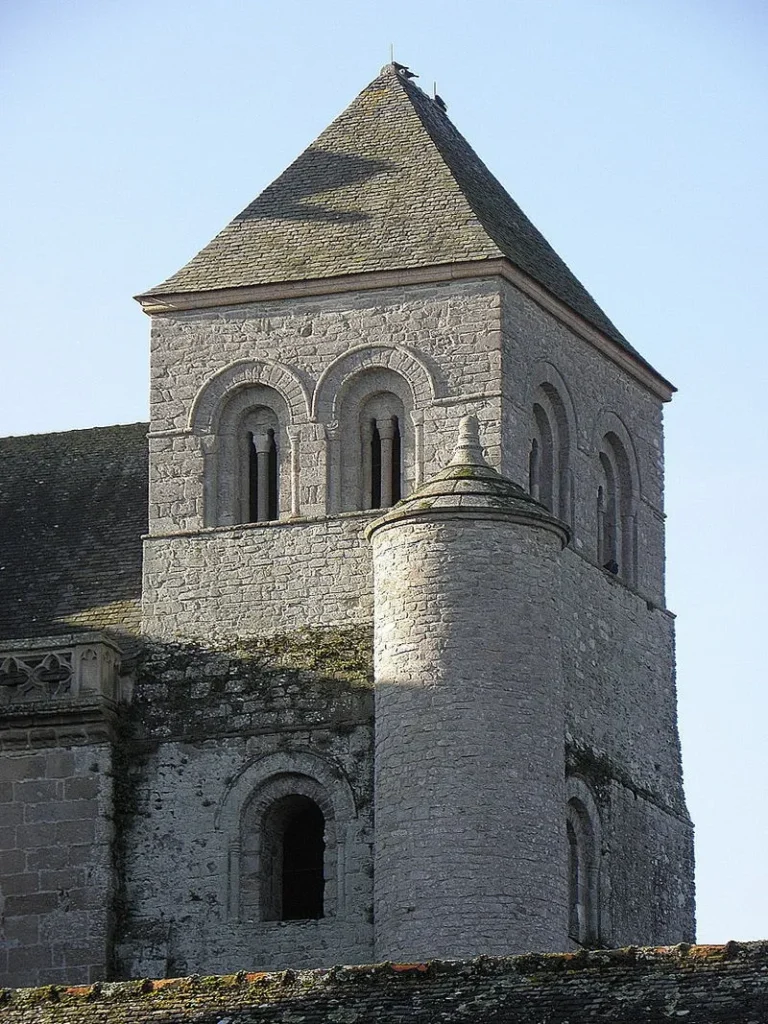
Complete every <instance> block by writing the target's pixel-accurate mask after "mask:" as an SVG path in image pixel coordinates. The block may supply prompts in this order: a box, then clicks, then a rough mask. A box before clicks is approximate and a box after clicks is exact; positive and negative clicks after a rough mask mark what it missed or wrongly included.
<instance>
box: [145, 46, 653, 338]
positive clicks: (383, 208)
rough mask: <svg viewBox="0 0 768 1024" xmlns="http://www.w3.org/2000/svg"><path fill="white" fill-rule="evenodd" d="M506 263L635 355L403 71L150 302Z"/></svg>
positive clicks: (348, 114) (378, 86)
mask: <svg viewBox="0 0 768 1024" xmlns="http://www.w3.org/2000/svg"><path fill="white" fill-rule="evenodd" d="M499 258H506V259H508V260H509V261H511V263H513V264H514V265H515V266H516V267H517V268H518V269H519V270H522V271H523V272H524V273H525V274H527V275H529V276H530V277H531V278H533V279H534V280H535V281H536V282H537V283H538V284H539V285H541V286H543V287H544V288H545V289H546V290H547V291H549V292H550V293H551V294H552V295H554V296H555V297H556V298H557V299H559V300H560V301H561V302H564V303H565V304H566V305H567V306H569V307H570V308H571V309H572V310H573V311H575V312H576V313H578V314H579V315H580V316H582V317H583V318H584V319H586V320H587V321H589V322H590V323H591V324H592V325H593V326H595V327H597V328H598V329H599V330H600V331H602V332H603V333H604V334H606V335H608V336H609V337H610V338H612V339H613V340H614V341H615V342H617V343H618V344H619V345H621V346H622V347H623V348H625V349H627V350H629V351H630V352H632V353H633V354H634V355H637V353H636V352H635V351H634V349H632V347H631V346H630V345H629V343H628V342H627V341H626V339H625V338H623V337H622V335H621V334H620V333H619V331H618V330H617V329H616V327H614V325H613V324H612V323H611V321H610V320H609V319H608V317H607V316H606V315H605V314H604V313H603V311H602V310H601V309H600V307H599V306H598V305H597V303H596V302H595V301H594V299H593V298H592V297H591V296H590V295H589V293H588V292H587V291H586V289H585V288H584V287H583V286H582V285H581V284H580V283H579V281H578V280H577V279H576V278H575V277H574V275H573V274H572V273H571V272H570V270H569V269H568V267H566V265H565V264H564V263H563V261H562V260H561V259H560V257H559V256H558V255H557V253H556V252H555V251H554V249H552V247H551V246H550V245H549V243H548V242H547V241H546V239H545V238H544V237H543V235H542V234H541V233H540V232H539V231H538V230H537V229H536V228H535V227H534V226H533V224H532V223H531V222H530V221H529V220H528V218H527V217H526V216H525V214H524V213H523V212H522V210H521V209H520V207H519V206H518V205H517V203H516V202H515V201H514V200H513V199H512V198H511V196H509V195H508V194H507V192H506V191H505V190H504V188H503V187H502V186H501V185H500V184H499V182H498V181H497V180H496V178H494V176H493V175H492V174H491V172H490V171H489V170H488V168H487V167H486V166H485V164H484V163H483V162H482V161H481V160H480V159H479V157H478V156H477V155H476V153H475V152H474V151H473V149H472V147H471V146H470V145H469V143H468V142H467V141H466V139H464V137H463V136H462V135H460V134H459V132H458V131H457V130H456V129H455V128H454V126H453V124H452V123H451V121H450V119H449V117H448V115H447V114H446V112H445V110H444V109H443V107H442V106H441V105H440V104H439V103H438V102H436V101H435V100H433V99H431V98H430V97H429V96H427V95H426V94H425V93H424V92H422V90H421V89H420V88H419V87H418V86H417V85H416V84H415V83H414V82H413V81H412V80H411V79H409V78H407V77H405V76H404V75H403V74H402V73H401V72H399V71H398V69H397V67H396V66H395V65H394V64H387V65H385V66H384V68H382V70H381V73H380V74H379V76H378V77H377V78H375V79H374V81H373V82H371V84H370V85H369V86H368V87H367V88H366V89H364V90H363V91H362V92H361V93H360V95H359V96H358V97H357V98H356V99H355V100H354V102H353V103H352V104H351V105H350V106H349V107H347V109H346V110H345V111H344V112H343V113H342V114H341V115H340V116H339V117H337V118H336V120H335V121H334V122H333V123H332V124H331V125H330V126H329V127H328V128H326V130H325V131H324V132H323V133H322V134H321V135H320V136H319V138H318V139H317V140H316V141H315V142H313V143H312V145H311V146H310V147H309V148H308V149H307V150H305V151H304V153H302V154H301V156H300V157H299V158H298V159H297V160H295V161H294V163H292V164H291V166H290V167H289V168H288V169H287V170H285V171H284V172H283V173H282V174H281V175H280V177H279V178H277V180H276V181H274V182H273V183H272V184H271V185H269V186H268V187H267V188H266V189H265V190H264V191H263V192H262V193H261V195H260V196H258V198H257V199H255V200H254V201H253V202H252V203H251V204H250V206H248V207H246V209H245V210H243V212H242V213H240V214H239V215H238V216H237V217H236V218H235V219H234V220H233V221H232V222H231V223H230V224H228V225H227V227H226V228H224V230H223V231H221V232H220V233H219V234H218V235H217V236H216V237H215V238H214V239H213V240H212V241H211V242H209V243H208V245H206V246H205V248H203V249H202V250H201V251H200V252H199V253H198V254H197V256H195V257H194V258H193V259H192V260H190V262H189V263H187V265H186V266H184V267H182V269H181V270H179V271H178V273H176V274H174V275H173V276H172V277H170V278H168V280H167V281H165V282H164V283H163V284H161V285H158V286H157V287H156V288H153V289H152V290H150V291H149V292H147V293H145V295H142V296H140V298H142V299H144V298H149V297H151V296H163V295H172V294H176V295H178V294H181V293H194V292H205V291H212V290H219V289H229V288H238V287H250V286H256V285H265V284H277V283H283V282H295V281H307V280H313V279H321V278H330V277H338V276H344V275H349V274H360V273H368V272H375V271H386V270H402V269H407V268H416V267H427V266H436V265H440V264H451V263H464V262H472V261H482V260H492V259H499Z"/></svg>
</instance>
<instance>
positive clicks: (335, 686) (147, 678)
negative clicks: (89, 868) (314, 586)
mask: <svg viewBox="0 0 768 1024" xmlns="http://www.w3.org/2000/svg"><path fill="white" fill-rule="evenodd" d="M370 669H371V640H370V630H369V629H368V628H363V629H362V630H360V629H359V628H358V629H355V630H349V629H348V630H346V631H345V630H305V631H304V632H303V633H300V634H293V635H291V634H284V635H282V636H280V637H272V638H270V639H268V640H265V639H262V640H259V641H253V642H251V643H250V644H249V643H247V642H241V643H240V644H237V645H232V646H231V647H229V648H224V647H219V648H218V649H217V648H214V647H202V646H201V647H192V646H191V645H179V644H177V645H171V644H162V643H154V644H152V645H151V646H150V647H148V649H147V651H146V652H145V654H144V656H143V658H142V660H141V663H140V665H139V666H138V667H137V683H136V692H135V697H134V704H133V707H132V709H131V719H130V721H129V722H128V723H126V734H125V736H124V739H123V743H122V746H121V753H120V773H119V777H120V782H119V786H118V794H117V795H118V805H119V807H120V813H119V815H118V819H117V826H118V852H119V858H120V868H121V878H122V882H123V884H122V889H121V891H120V893H119V900H118V907H119V916H118V922H117V934H118V943H117V950H116V957H115V970H116V973H117V976H118V977H141V976H149V975H154V976H163V975H164V976H169V975H173V974H178V973H180V972H185V971H195V972H211V971H223V970H226V969H229V968H230V967H234V968H236V969H241V968H242V969H245V968H249V967H252V966H253V965H254V964H258V965H259V966H260V967H261V968H264V969H267V968H272V969H274V968H282V967H287V966H317V965H318V964H326V965H328V964H332V963H339V962H344V963H358V962H360V961H361V960H362V961H364V960H370V959H371V958H372V955H373V945H372V923H371V907H372V879H371V875H372V854H371V843H372V821H371V816H372V783H373V779H372V770H373V768H372V760H373V758H372V724H373V723H372V694H371V682H370ZM297 778H301V779H306V778H311V779H313V780H315V781H316V782H317V783H318V784H319V785H320V786H321V787H322V789H323V791H324V792H325V793H326V794H327V796H328V800H329V803H330V804H331V805H332V806H333V807H334V808H335V815H334V822H333V829H332V830H331V828H330V823H329V822H328V821H326V841H327V844H328V846H327V849H326V872H327V877H326V908H325V909H326V914H325V916H324V917H323V918H322V919H320V920H307V921H265V920H261V919H259V916H258V914H257V915H256V916H254V914H253V912H252V911H250V910H249V909H248V904H247V899H246V898H245V897H244V891H245V888H244V887H247V885H248V884H249V882H250V879H249V878H248V877H247V870H246V867H245V865H244V862H243V860H242V855H243V853H244V851H245V849H246V847H247V845H248V842H249V839H250V837H249V835H248V834H247V830H249V829H253V828H256V829H258V827H259V822H258V820H254V818H253V816H252V815H249V812H248V808H249V806H250V805H251V801H252V800H253V798H254V796H258V794H259V793H260V792H261V791H262V790H263V787H264V785H265V784H271V783H274V782H275V781H276V780H277V781H280V780H287V781H288V784H287V787H286V791H290V789H291V787H292V785H293V781H292V780H296V779H297ZM331 847H332V848H331Z"/></svg>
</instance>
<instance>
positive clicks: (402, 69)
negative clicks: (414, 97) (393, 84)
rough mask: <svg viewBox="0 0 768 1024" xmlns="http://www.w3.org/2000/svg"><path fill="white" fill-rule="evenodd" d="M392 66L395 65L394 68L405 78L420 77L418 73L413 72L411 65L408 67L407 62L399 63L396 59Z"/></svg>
mask: <svg viewBox="0 0 768 1024" xmlns="http://www.w3.org/2000/svg"><path fill="white" fill-rule="evenodd" d="M392 66H393V67H394V69H395V71H396V72H397V73H398V75H402V76H403V78H418V77H419V76H418V75H415V74H414V73H413V71H411V69H410V68H409V67H406V65H405V64H398V63H397V61H396V60H393V61H392Z"/></svg>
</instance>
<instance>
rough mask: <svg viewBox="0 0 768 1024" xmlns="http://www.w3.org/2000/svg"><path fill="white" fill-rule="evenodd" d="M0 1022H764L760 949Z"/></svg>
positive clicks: (457, 969) (167, 992)
mask: <svg viewBox="0 0 768 1024" xmlns="http://www.w3.org/2000/svg"><path fill="white" fill-rule="evenodd" d="M1 1015H2V1019H3V1020H4V1021H7V1022H8V1024H32V1022H33V1021H34V1022H35V1024H80V1022H82V1024H85V1022H88V1024H101V1022H104V1024H139V1022H145V1021H150V1020H151V1021H157V1022H160V1021H166V1022H169V1024H170V1022H171V1021H172V1022H174V1024H195V1022H198V1024H203V1022H205V1024H267V1022H273V1024H276V1022H285V1024H287V1022H289V1021H290V1022H291V1024H299V1022H301V1024H321V1022H323V1024H325V1022H327V1021H337V1022H339V1024H372V1022H374V1021H375V1022H376V1024H434V1022H436V1021H440V1022H442V1024H454V1022H455V1024H459V1022H460V1024H542V1022H544V1021H546V1022H547V1024H576V1022H577V1021H578V1022H579V1024H615V1022H617V1021H621V1022H622V1024H662V1022H665V1024H666V1022H668V1021H670V1020H676V1021H684V1022H685V1024H762V1022H764V1021H765V1020H768V943H766V942H752V943H743V944H739V943H735V942H729V943H727V944H726V945H725V946H687V945H681V946H673V947H668V948H657V949H634V948H629V949H619V950H610V951H604V950H600V951H594V952H591V953H588V952H586V951H582V952H579V953H550V954H528V955H523V956H514V957H500V958H497V957H480V958H478V959H477V960H470V961H461V960H455V961H431V962H429V963H422V964H377V965H373V966H362V967H333V968H330V969H327V970H316V971H296V972H294V971H290V970H287V971H282V972H279V973H275V974H248V973H246V972H245V971H242V972H240V973H239V974H232V975H227V976H224V977H206V978H199V977H192V978H183V979H178V980H170V981H169V980H163V981H154V982H153V981H148V980H143V981H131V982H118V983H113V984H108V983H97V984H95V985H91V986H83V987H80V988H65V987H63V986H55V985H49V986H45V987H44V988H41V989H26V990H25V989H21V990H17V991H6V992H5V993H3V994H2V1011H1Z"/></svg>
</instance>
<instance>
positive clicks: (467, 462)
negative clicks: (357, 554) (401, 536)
mask: <svg viewBox="0 0 768 1024" xmlns="http://www.w3.org/2000/svg"><path fill="white" fill-rule="evenodd" d="M436 515H447V516H456V515H462V516H470V517H471V518H473V519H508V520H510V519H511V520H513V521H514V522H525V523H530V524H531V525H534V526H539V527H542V528H544V529H547V530H550V531H551V532H552V533H556V534H557V535H558V536H559V537H560V539H561V541H562V543H563V544H564V545H565V544H567V543H568V539H569V536H570V531H569V530H568V527H567V526H566V525H565V523H563V522H562V521H561V520H559V519H558V518H557V517H556V516H553V515H552V513H551V512H550V511H549V509H547V508H545V507H544V505H542V504H541V503H540V502H538V501H536V499H535V498H532V497H531V495H530V494H528V492H527V491H524V490H523V488H522V487H519V486H518V485H517V484H516V483H513V482H512V481H511V480H509V479H508V478H507V477H505V476H502V475H501V473H497V472H496V470H495V469H494V468H493V467H492V466H489V465H488V463H487V462H486V460H485V456H484V455H483V449H482V447H481V445H480V437H479V430H478V423H477V417H476V416H464V417H463V418H462V420H461V422H460V424H459V437H458V442H457V444H456V449H455V451H454V453H453V457H452V459H451V461H450V462H449V463H448V465H447V466H446V467H445V469H441V470H440V472H439V473H436V474H435V475H434V476H433V477H431V478H430V479H429V480H427V482H426V483H425V484H422V486H421V487H419V488H417V489H416V490H415V491H414V492H413V494H410V495H409V496H408V497H407V498H403V500H402V501H399V502H398V503H397V504H396V505H393V506H392V508H390V509H388V510H387V511H386V512H385V513H384V515H382V516H380V517H379V518H378V519H375V520H374V521H373V522H372V523H371V524H370V525H369V526H368V527H367V529H366V535H367V536H368V537H370V536H371V535H372V534H374V533H376V531H377V530H380V529H381V528H382V527H384V526H391V525H392V524H394V523H400V522H403V521H405V520H411V521H412V520H414V519H421V518H425V517H426V518H429V519H434V518H435V516H436Z"/></svg>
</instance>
